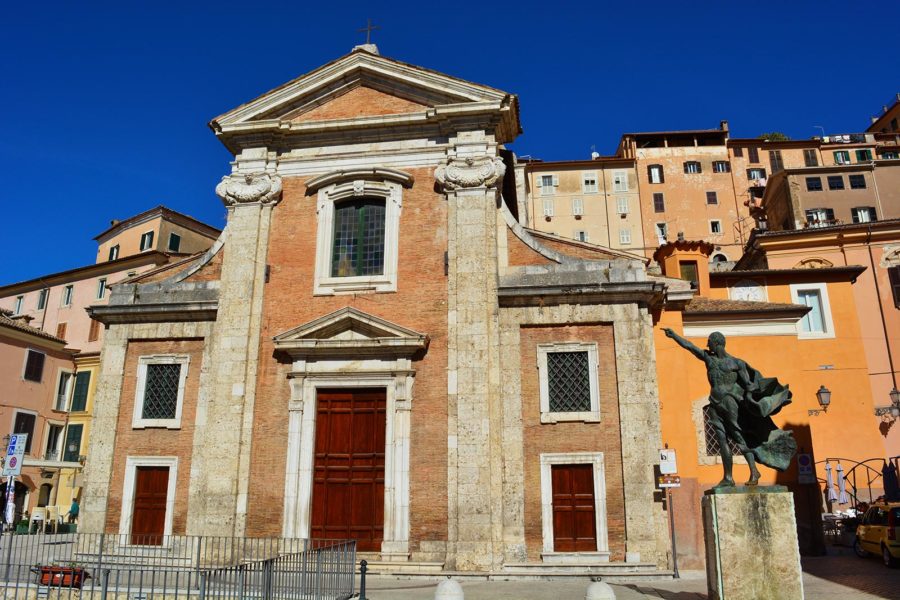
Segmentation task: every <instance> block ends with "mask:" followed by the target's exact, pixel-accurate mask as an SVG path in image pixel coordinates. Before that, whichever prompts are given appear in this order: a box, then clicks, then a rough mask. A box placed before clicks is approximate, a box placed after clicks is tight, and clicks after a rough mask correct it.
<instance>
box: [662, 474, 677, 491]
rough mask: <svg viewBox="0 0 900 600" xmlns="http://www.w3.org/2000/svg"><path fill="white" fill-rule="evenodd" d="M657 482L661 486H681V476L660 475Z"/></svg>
mask: <svg viewBox="0 0 900 600" xmlns="http://www.w3.org/2000/svg"><path fill="white" fill-rule="evenodd" d="M658 484H659V487H661V488H676V487H681V477H679V476H678V475H660V476H659V480H658Z"/></svg>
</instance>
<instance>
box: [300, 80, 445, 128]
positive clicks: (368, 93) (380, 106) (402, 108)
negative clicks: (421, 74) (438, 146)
mask: <svg viewBox="0 0 900 600" xmlns="http://www.w3.org/2000/svg"><path fill="white" fill-rule="evenodd" d="M426 108H427V107H426V106H425V105H423V104H418V103H416V102H412V101H410V100H405V99H403V98H398V97H397V96H391V95H390V94H385V93H384V92H379V91H378V90H374V89H372V88H368V87H364V86H360V87H357V88H354V89H352V90H350V91H349V92H347V93H345V94H343V95H341V96H338V97H337V98H335V99H333V100H331V101H330V102H328V103H326V104H323V105H321V106H317V107H315V108H313V109H311V110H308V111H306V112H304V113H301V114H300V115H298V116H296V117H294V118H293V119H292V120H293V121H298V122H305V121H324V120H326V119H355V118H358V117H361V116H366V117H370V116H379V115H397V114H404V113H411V112H419V111H421V110H425V109H426Z"/></svg>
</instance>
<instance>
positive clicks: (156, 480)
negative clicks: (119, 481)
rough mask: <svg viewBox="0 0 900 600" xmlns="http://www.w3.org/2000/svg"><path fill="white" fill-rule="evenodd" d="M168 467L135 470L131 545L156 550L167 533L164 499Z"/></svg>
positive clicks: (167, 485)
mask: <svg viewBox="0 0 900 600" xmlns="http://www.w3.org/2000/svg"><path fill="white" fill-rule="evenodd" d="M168 491H169V467H137V468H136V469H135V477H134V509H133V511H132V514H131V543H132V544H134V545H145V546H158V545H160V544H162V542H163V534H164V533H165V529H166V496H167V495H168Z"/></svg>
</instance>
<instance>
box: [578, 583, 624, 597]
mask: <svg viewBox="0 0 900 600" xmlns="http://www.w3.org/2000/svg"><path fill="white" fill-rule="evenodd" d="M584 600H616V593H615V592H614V591H613V589H612V588H611V587H610V586H609V584H608V583H603V582H602V581H595V582H593V583H591V584H590V585H589V586H588V588H587V592H586V593H585V594H584Z"/></svg>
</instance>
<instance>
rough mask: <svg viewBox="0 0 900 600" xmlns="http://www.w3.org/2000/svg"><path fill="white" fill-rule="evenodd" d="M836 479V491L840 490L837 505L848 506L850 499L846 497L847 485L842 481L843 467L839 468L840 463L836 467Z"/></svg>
mask: <svg viewBox="0 0 900 600" xmlns="http://www.w3.org/2000/svg"><path fill="white" fill-rule="evenodd" d="M837 479H838V490H840V492H841V495H840V500H838V503H839V504H849V503H850V497H849V496H848V495H847V483H846V481H844V467H842V466H841V463H838V466H837Z"/></svg>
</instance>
